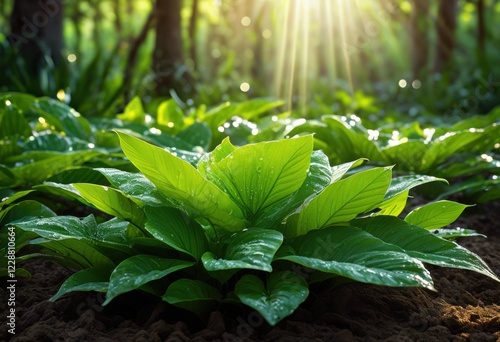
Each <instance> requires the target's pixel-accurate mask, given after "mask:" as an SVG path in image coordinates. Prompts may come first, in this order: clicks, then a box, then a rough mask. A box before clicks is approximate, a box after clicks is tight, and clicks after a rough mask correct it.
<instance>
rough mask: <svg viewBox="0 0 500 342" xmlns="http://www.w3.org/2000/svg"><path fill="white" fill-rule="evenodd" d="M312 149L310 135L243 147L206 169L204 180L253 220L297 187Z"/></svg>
mask: <svg viewBox="0 0 500 342" xmlns="http://www.w3.org/2000/svg"><path fill="white" fill-rule="evenodd" d="M312 148H313V138H312V136H304V137H299V138H293V139H286V140H281V141H271V142H263V143H258V144H250V145H246V146H243V147H240V148H238V149H236V150H234V151H233V152H232V153H231V154H230V155H229V156H227V157H226V158H224V159H222V160H221V161H220V162H218V163H214V164H211V165H209V166H207V167H210V171H209V172H207V177H208V178H209V179H210V180H213V181H214V183H215V184H217V185H218V186H219V187H220V188H222V189H224V190H225V191H226V192H227V193H228V194H229V195H230V196H231V198H232V199H233V200H234V201H235V202H236V203H238V204H239V205H240V207H241V208H242V209H243V210H245V211H246V214H247V216H248V217H249V218H250V219H253V218H254V217H256V216H258V214H259V212H260V211H261V210H264V209H265V208H266V207H268V206H270V205H272V204H274V203H276V202H278V201H280V200H282V199H284V198H286V197H288V196H290V195H291V194H293V193H294V192H295V191H297V190H298V189H299V188H300V187H301V185H302V183H303V182H304V180H305V179H306V176H307V172H308V170H309V166H310V159H311V153H312Z"/></svg>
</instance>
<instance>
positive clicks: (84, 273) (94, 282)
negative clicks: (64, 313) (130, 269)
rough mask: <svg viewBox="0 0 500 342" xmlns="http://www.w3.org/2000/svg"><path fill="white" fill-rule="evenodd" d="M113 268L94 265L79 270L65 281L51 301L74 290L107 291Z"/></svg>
mask: <svg viewBox="0 0 500 342" xmlns="http://www.w3.org/2000/svg"><path fill="white" fill-rule="evenodd" d="M112 270H113V269H112V268H107V267H92V268H87V269H85V270H81V271H78V272H76V273H75V274H72V275H71V276H69V277H68V278H67V279H66V280H65V281H64V283H63V284H62V285H61V287H60V288H59V291H57V293H56V294H55V295H54V296H53V297H52V298H50V301H51V302H55V301H56V300H58V299H59V298H61V297H62V296H64V295H65V294H67V293H69V292H74V291H96V292H106V291H107V290H108V284H109V282H108V280H109V276H110V275H111V271H112Z"/></svg>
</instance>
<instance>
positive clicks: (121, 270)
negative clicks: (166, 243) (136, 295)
mask: <svg viewBox="0 0 500 342" xmlns="http://www.w3.org/2000/svg"><path fill="white" fill-rule="evenodd" d="M192 265H194V262H190V261H183V260H172V259H165V258H160V257H156V256H152V255H144V254H142V255H134V256H132V257H130V258H128V259H126V260H124V261H122V262H121V263H120V264H119V265H118V266H116V268H115V270H114V271H113V273H111V277H110V279H109V289H108V293H107V294H106V301H105V302H104V303H103V305H106V304H108V303H109V302H110V301H111V300H112V299H113V298H115V297H116V296H118V295H120V294H122V293H125V292H129V291H132V290H135V289H138V288H140V287H141V286H142V285H144V284H147V283H149V282H150V281H153V280H157V279H160V278H163V277H165V276H167V275H168V274H170V273H173V272H176V271H178V270H182V269H184V268H187V267H190V266H192Z"/></svg>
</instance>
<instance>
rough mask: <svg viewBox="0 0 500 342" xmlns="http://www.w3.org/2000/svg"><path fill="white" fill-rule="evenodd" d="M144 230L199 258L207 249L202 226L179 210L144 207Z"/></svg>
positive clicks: (169, 244)
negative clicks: (145, 221)
mask: <svg viewBox="0 0 500 342" xmlns="http://www.w3.org/2000/svg"><path fill="white" fill-rule="evenodd" d="M145 212H146V216H147V219H148V220H147V223H146V230H147V231H148V232H149V233H150V234H151V235H153V236H154V237H155V238H156V239H158V240H160V241H162V242H164V243H165V244H167V245H168V246H170V247H172V248H174V249H176V250H178V251H181V252H183V253H186V254H189V255H191V256H192V257H193V258H195V259H196V260H199V259H200V258H201V256H202V254H203V253H205V252H206V251H207V250H208V241H207V238H206V236H205V232H204V231H203V228H202V227H201V226H200V225H199V224H198V223H197V222H196V221H192V220H190V219H189V218H188V217H186V216H185V214H183V213H182V212H181V211H180V210H178V209H175V208H169V207H149V206H148V207H145Z"/></svg>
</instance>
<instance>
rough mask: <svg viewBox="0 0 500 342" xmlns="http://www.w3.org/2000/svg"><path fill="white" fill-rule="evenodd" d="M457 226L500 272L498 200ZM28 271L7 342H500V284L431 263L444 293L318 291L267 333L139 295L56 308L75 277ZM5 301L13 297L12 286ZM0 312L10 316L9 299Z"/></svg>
mask: <svg viewBox="0 0 500 342" xmlns="http://www.w3.org/2000/svg"><path fill="white" fill-rule="evenodd" d="M453 226H460V227H464V228H465V227H466V228H471V229H475V230H477V231H478V232H480V233H483V234H485V235H487V236H488V238H487V239H485V238H481V237H474V238H468V239H462V240H459V243H460V244H461V245H463V246H465V247H466V248H468V249H470V250H471V251H473V252H475V253H476V254H478V255H479V256H480V257H482V258H483V260H484V261H485V262H486V263H487V264H488V265H489V266H490V267H491V268H492V270H493V271H494V272H495V273H496V274H500V201H497V202H495V203H489V204H484V205H480V206H476V207H473V208H469V209H467V210H466V212H465V213H464V214H463V215H462V217H461V218H460V219H459V220H458V221H457V222H456V223H454V224H453ZM23 266H24V267H25V268H26V269H28V270H29V271H30V272H31V273H32V274H33V276H32V277H31V278H19V280H18V282H17V285H16V286H17V292H16V296H17V298H16V300H17V309H16V310H17V322H16V334H15V335H14V336H12V335H10V334H8V333H7V331H6V329H5V326H6V325H5V324H3V327H2V329H0V341H4V340H9V338H10V340H11V341H17V342H20V341H29V342H32V341H39V342H42V341H96V342H100V341H102V342H104V341H122V342H125V341H135V342H137V341H151V342H154V341H398V342H400V341H425V342H429V341H500V283H497V282H495V281H493V280H492V279H490V278H487V277H486V276H483V275H480V274H476V273H474V272H469V271H463V270H456V269H444V268H438V267H432V266H429V269H430V270H431V273H432V275H433V279H434V282H435V287H436V289H437V292H432V291H429V290H425V289H421V288H388V287H381V286H374V285H367V284H360V283H349V284H344V285H341V286H340V287H337V288H335V289H322V290H317V291H314V289H313V290H312V291H311V295H310V297H309V298H308V300H307V301H306V302H305V303H304V304H303V305H302V306H301V307H300V308H299V309H298V310H296V312H295V313H294V314H293V315H291V316H289V317H288V318H286V319H284V320H283V321H281V322H280V323H279V324H278V325H277V326H275V327H270V326H269V325H267V324H266V323H265V322H264V321H263V320H262V317H260V316H259V315H258V314H257V313H256V312H253V311H251V310H244V309H235V308H225V309H222V308H221V310H220V311H216V312H213V313H212V314H211V315H210V318H209V319H208V321H207V322H204V323H203V322H200V321H199V320H198V319H197V318H195V317H194V316H190V315H189V314H186V313H184V312H182V311H180V310H177V309H172V307H170V306H167V305H166V304H165V303H163V302H162V301H161V300H160V299H157V298H153V297H150V296H148V295H146V294H142V293H130V294H125V295H122V296H120V297H118V298H116V299H115V300H114V301H113V302H112V303H110V304H109V305H108V306H106V307H104V308H103V307H101V306H100V304H101V303H102V302H103V301H104V295H103V294H97V293H73V294H71V295H68V296H66V297H64V298H62V299H60V300H58V301H56V302H50V301H49V298H50V297H51V296H52V295H54V294H55V293H56V292H57V290H58V287H59V286H60V284H61V283H62V282H63V281H64V280H65V279H66V277H67V276H68V275H69V272H68V271H67V270H65V269H64V268H62V267H60V266H57V265H54V264H52V263H49V262H42V261H28V262H27V263H25V264H24V265H23ZM1 283H2V284H6V282H5V280H2V282H1ZM0 295H1V297H2V298H6V296H7V293H6V290H5V286H2V288H1V289H0ZM0 305H1V306H0V312H1V317H3V319H5V317H6V316H7V310H8V308H7V305H6V300H2V302H1V304H0ZM235 310H237V311H235Z"/></svg>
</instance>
